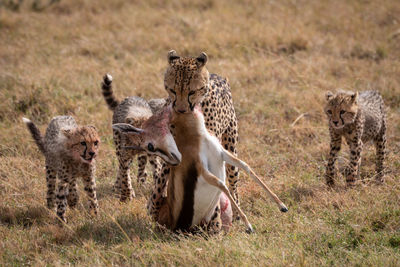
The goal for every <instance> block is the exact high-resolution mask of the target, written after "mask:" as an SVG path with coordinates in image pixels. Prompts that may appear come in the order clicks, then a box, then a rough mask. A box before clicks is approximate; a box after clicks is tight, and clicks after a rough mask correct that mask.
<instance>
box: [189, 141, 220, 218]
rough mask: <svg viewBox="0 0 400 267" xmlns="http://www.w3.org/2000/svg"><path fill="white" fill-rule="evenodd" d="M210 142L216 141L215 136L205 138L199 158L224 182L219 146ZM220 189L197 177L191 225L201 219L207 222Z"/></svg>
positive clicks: (205, 166)
mask: <svg viewBox="0 0 400 267" xmlns="http://www.w3.org/2000/svg"><path fill="white" fill-rule="evenodd" d="M212 142H218V140H217V139H216V138H215V140H214V139H212V140H207V139H206V140H205V142H203V143H202V146H201V149H200V154H201V155H200V158H201V161H202V164H203V166H204V168H206V169H207V170H208V171H209V172H211V173H212V174H214V175H215V176H216V177H218V178H219V179H220V180H221V181H222V182H224V183H225V176H226V174H225V162H224V161H223V159H222V157H220V156H219V155H221V152H220V151H218V148H219V146H215V145H212ZM220 194H221V191H220V190H219V189H218V188H217V187H215V186H213V185H210V184H209V183H207V181H206V180H205V179H204V178H203V176H201V175H200V176H199V177H198V178H197V184H196V188H195V191H194V207H193V208H194V214H193V220H192V226H194V225H199V224H200V222H201V221H203V220H205V221H206V222H209V221H210V220H211V216H212V215H213V213H214V209H215V206H216V205H217V203H218V201H219V196H220Z"/></svg>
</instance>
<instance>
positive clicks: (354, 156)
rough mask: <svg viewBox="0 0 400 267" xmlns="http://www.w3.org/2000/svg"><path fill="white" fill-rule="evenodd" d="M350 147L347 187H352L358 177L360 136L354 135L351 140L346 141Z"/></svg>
mask: <svg viewBox="0 0 400 267" xmlns="http://www.w3.org/2000/svg"><path fill="white" fill-rule="evenodd" d="M347 142H348V143H349V146H350V166H349V171H348V172H349V173H348V175H347V177H346V183H347V185H348V186H352V185H354V183H355V181H356V180H357V179H359V177H360V163H361V151H362V147H363V143H362V141H361V136H360V135H358V134H357V135H355V136H354V137H353V139H352V140H349V139H348V140H347Z"/></svg>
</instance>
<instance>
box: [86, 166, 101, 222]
mask: <svg viewBox="0 0 400 267" xmlns="http://www.w3.org/2000/svg"><path fill="white" fill-rule="evenodd" d="M83 184H84V186H85V187H84V189H85V192H86V194H87V196H88V198H89V210H90V211H91V212H93V213H94V214H95V215H97V213H98V210H99V204H98V202H97V195H96V178H95V168H94V167H93V166H92V167H91V168H90V169H89V171H88V174H87V175H85V176H84V177H83Z"/></svg>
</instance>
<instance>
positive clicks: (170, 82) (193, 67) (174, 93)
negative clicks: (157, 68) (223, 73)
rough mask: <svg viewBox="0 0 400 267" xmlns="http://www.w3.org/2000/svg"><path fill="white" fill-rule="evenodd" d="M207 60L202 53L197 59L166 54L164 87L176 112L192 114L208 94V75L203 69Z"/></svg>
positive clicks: (174, 53) (171, 53)
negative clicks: (166, 66)
mask: <svg viewBox="0 0 400 267" xmlns="http://www.w3.org/2000/svg"><path fill="white" fill-rule="evenodd" d="M207 59H208V57H207V55H206V54H205V53H204V52H202V53H201V54H200V56H198V57H197V58H191V57H186V58H185V57H180V56H178V55H177V53H176V52H175V51H174V50H172V51H170V52H169V53H168V62H169V66H168V68H167V71H166V72H165V76H164V85H165V90H166V91H167V92H168V95H169V97H170V99H171V102H172V107H173V109H174V110H175V111H176V112H178V113H188V112H192V111H193V109H194V107H195V106H196V104H200V103H201V102H202V101H203V99H204V97H205V96H206V94H207V93H208V83H209V73H208V71H207V69H206V68H205V67H204V66H205V64H206V63H207Z"/></svg>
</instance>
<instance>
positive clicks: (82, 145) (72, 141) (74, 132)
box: [61, 126, 100, 164]
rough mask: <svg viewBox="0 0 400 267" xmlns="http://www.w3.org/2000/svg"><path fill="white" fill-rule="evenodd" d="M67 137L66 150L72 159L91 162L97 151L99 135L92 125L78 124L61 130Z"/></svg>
mask: <svg viewBox="0 0 400 267" xmlns="http://www.w3.org/2000/svg"><path fill="white" fill-rule="evenodd" d="M61 131H62V133H63V135H64V136H65V137H66V138H67V141H66V143H65V145H66V148H67V151H68V152H69V153H70V155H71V156H72V158H73V159H75V160H76V161H81V162H83V163H86V164H91V163H93V162H94V159H95V158H96V156H97V153H98V151H99V144H100V137H99V134H98V133H97V130H96V128H95V127H94V126H79V127H76V128H74V129H63V130H61Z"/></svg>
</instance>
